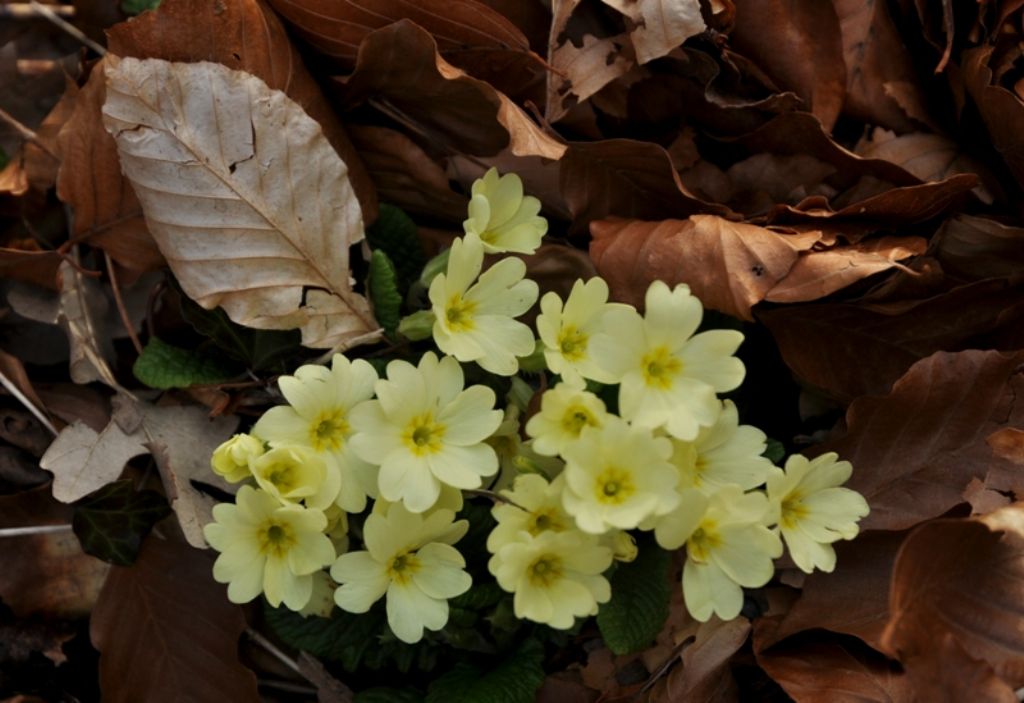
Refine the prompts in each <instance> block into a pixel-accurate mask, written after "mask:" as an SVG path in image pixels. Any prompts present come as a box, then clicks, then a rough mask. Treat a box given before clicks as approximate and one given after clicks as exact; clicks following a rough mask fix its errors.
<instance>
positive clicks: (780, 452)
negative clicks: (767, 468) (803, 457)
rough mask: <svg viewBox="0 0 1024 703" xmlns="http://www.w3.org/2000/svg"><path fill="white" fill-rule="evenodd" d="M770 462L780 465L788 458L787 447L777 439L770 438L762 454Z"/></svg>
mask: <svg viewBox="0 0 1024 703" xmlns="http://www.w3.org/2000/svg"><path fill="white" fill-rule="evenodd" d="M761 456H763V457H764V458H765V459H767V460H768V461H770V462H772V463H773V464H778V463H780V462H781V461H782V459H783V458H784V457H785V456H786V447H785V445H783V444H782V442H780V441H779V440H777V439H772V438H771V437H769V438H768V446H767V447H766V448H765V450H764V451H763V452H762V453H761Z"/></svg>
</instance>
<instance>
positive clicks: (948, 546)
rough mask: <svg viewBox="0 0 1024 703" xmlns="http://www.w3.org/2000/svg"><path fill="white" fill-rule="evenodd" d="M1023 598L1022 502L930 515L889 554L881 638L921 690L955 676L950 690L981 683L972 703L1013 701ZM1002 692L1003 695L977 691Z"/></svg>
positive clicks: (1022, 681)
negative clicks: (984, 511) (892, 561)
mask: <svg viewBox="0 0 1024 703" xmlns="http://www.w3.org/2000/svg"><path fill="white" fill-rule="evenodd" d="M1022 598H1024V506H1022V505H1021V504H1020V503H1016V504H1014V505H1011V506H1008V507H1006V508H1003V509H1001V510H998V511H996V512H994V513H991V514H989V515H986V516H983V517H978V518H970V519H960V520H952V519H946V520H936V521H934V522H930V523H927V524H925V525H922V526H920V527H919V528H917V529H916V530H914V532H913V533H912V534H911V535H910V536H909V537H908V538H907V540H906V542H905V543H904V545H903V548H902V549H901V550H900V553H899V555H898V556H897V558H896V565H895V567H894V570H893V577H892V592H891V603H892V617H891V619H890V621H889V623H888V626H887V627H886V631H885V633H884V635H883V642H884V643H885V646H886V647H887V649H888V651H890V652H892V653H893V654H895V655H897V656H898V657H899V658H900V661H901V662H902V663H903V665H904V666H905V667H906V668H907V671H908V673H909V675H910V677H911V678H912V679H913V680H914V681H915V683H916V684H917V685H918V690H919V691H921V692H922V694H923V693H924V692H925V691H931V692H932V693H937V692H938V691H939V690H941V689H942V688H943V687H944V686H949V685H950V684H952V683H953V682H954V681H956V680H957V679H959V680H960V681H961V682H962V683H961V684H960V685H959V686H957V687H956V688H954V689H952V690H957V689H959V690H960V691H961V692H966V690H967V689H968V688H969V686H968V685H967V684H968V682H975V681H981V682H983V683H984V688H981V687H977V688H976V689H975V690H977V691H978V694H977V695H978V696H979V698H977V700H986V701H987V700H1002V699H1003V698H1005V699H1006V700H1012V699H1013V698H1015V696H1013V695H1012V692H1013V690H1015V689H1017V688H1019V687H1021V686H1022V685H1024V635H1022V633H1024V615H1022V613H1021V608H1020V603H1021V600H1022ZM957 655H959V656H957ZM964 655H967V656H964ZM996 677H998V678H996ZM1004 689H1005V690H1009V691H1010V694H1011V696H1010V697H1009V698H1006V697H1005V694H1003V695H1002V698H1000V697H991V698H990V697H985V696H984V695H983V693H982V691H986V692H988V693H989V694H990V695H991V694H992V693H993V692H1001V691H1003V690H1004ZM947 690H950V689H947ZM953 699H955V700H967V699H964V698H956V697H955V696H954V698H953ZM933 700H934V698H933Z"/></svg>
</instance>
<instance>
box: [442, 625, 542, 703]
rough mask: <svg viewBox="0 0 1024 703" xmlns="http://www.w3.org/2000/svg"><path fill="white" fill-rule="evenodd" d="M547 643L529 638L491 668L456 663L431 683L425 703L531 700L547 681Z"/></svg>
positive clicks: (515, 702) (529, 702)
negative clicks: (488, 669)
mask: <svg viewBox="0 0 1024 703" xmlns="http://www.w3.org/2000/svg"><path fill="white" fill-rule="evenodd" d="M543 662H544V647H543V645H541V643H540V642H538V641H537V640H532V639H531V640H527V641H526V642H525V643H523V645H522V646H520V647H519V648H518V649H517V650H516V651H515V652H513V653H512V654H511V655H509V656H508V657H507V658H506V659H505V660H504V661H502V662H501V663H500V664H498V665H497V666H496V667H494V668H493V669H491V670H490V671H484V670H481V669H479V668H477V667H475V666H472V665H470V664H465V663H459V664H456V665H455V667H454V668H453V669H452V670H451V671H449V672H448V673H446V674H443V675H441V676H440V677H438V678H437V679H435V680H434V681H433V682H432V683H431V684H430V689H429V690H428V691H427V699H426V703H531V702H532V701H533V700H534V699H535V697H536V694H537V689H539V688H540V687H541V684H543V683H544V667H543Z"/></svg>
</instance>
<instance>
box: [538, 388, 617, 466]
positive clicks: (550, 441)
mask: <svg viewBox="0 0 1024 703" xmlns="http://www.w3.org/2000/svg"><path fill="white" fill-rule="evenodd" d="M608 417H610V416H609V415H608V411H607V410H605V406H604V402H603V401H602V400H601V399H600V398H598V397H597V396H596V395H594V394H593V393H591V392H590V391H585V390H583V389H581V388H577V387H575V386H571V385H569V384H566V383H559V384H558V385H557V386H555V387H554V388H550V389H548V390H546V391H545V392H544V395H542V396H541V398H540V412H538V413H537V414H535V415H534V416H533V417H531V418H530V419H529V421H528V422H527V423H526V433H527V434H528V435H530V436H531V437H533V450H534V451H535V452H537V453H538V454H544V455H546V456H555V455H558V454H563V453H564V452H565V450H566V449H567V448H568V447H570V446H572V445H573V444H575V443H576V442H578V441H579V438H580V433H581V432H583V430H584V429H585V428H587V427H602V426H603V425H604V423H605V421H606V420H607V418H608Z"/></svg>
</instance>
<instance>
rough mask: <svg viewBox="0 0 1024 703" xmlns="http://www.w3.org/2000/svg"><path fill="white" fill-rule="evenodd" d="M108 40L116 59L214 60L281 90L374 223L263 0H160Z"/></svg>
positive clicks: (369, 195) (361, 175) (331, 119)
mask: <svg viewBox="0 0 1024 703" xmlns="http://www.w3.org/2000/svg"><path fill="white" fill-rule="evenodd" d="M107 36H108V49H109V50H110V53H112V54H115V55H117V56H123V57H128V56H131V57H134V58H137V59H164V60H166V61H180V62H183V63H193V62H196V61H212V62H213V63H220V64H224V65H225V66H227V67H228V68H233V69H235V70H238V71H245V72H246V73H251V74H253V75H254V76H256V77H257V78H259V79H260V80H262V81H263V82H264V83H266V84H267V85H268V86H270V88H271V89H273V90H281V91H283V92H284V93H286V94H287V95H288V97H289V98H291V99H292V100H294V101H295V102H296V103H298V105H299V107H301V108H302V109H303V110H304V111H305V112H306V114H308V115H309V116H310V117H312V118H313V119H314V120H316V122H317V123H318V124H319V125H320V126H321V127H322V128H323V131H324V136H326V137H327V141H329V142H330V143H331V146H332V147H334V150H335V151H337V152H338V155H339V156H340V157H341V160H342V161H344V162H345V165H346V166H347V167H348V177H349V179H350V180H351V182H352V187H353V189H354V190H355V192H356V197H357V198H359V203H360V205H361V206H362V208H363V219H364V220H365V221H366V222H373V221H374V220H376V219H377V196H376V193H375V192H374V190H373V184H372V183H371V182H370V177H369V175H367V173H366V169H365V168H364V167H363V163H362V161H361V160H360V158H359V154H358V153H356V150H355V148H354V147H353V146H352V143H351V142H350V141H349V139H348V135H347V134H346V132H345V128H344V127H343V126H342V124H341V121H340V120H339V119H338V116H337V114H336V113H335V111H334V108H333V107H331V105H330V104H329V103H328V102H327V99H326V98H325V97H324V95H323V92H322V91H321V90H320V86H319V85H318V84H317V82H316V81H315V80H314V78H313V77H312V76H311V75H310V73H309V72H308V71H307V70H306V69H305V67H304V65H303V62H302V59H301V58H300V56H299V52H298V51H297V50H296V49H295V47H294V46H292V44H291V41H290V40H289V39H288V33H287V32H286V31H285V28H284V25H282V24H281V20H279V19H278V17H277V15H275V14H274V12H273V11H272V10H270V8H268V7H267V5H266V4H265V3H264V2H263V0H216V2H210V1H209V0H162V2H161V3H160V6H159V7H157V8H156V9H155V10H151V11H149V12H145V13H143V14H141V15H139V16H138V17H135V18H133V19H132V20H131V21H130V22H121V23H120V24H117V25H115V26H113V27H111V28H110V30H109V31H108V32H107Z"/></svg>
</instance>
